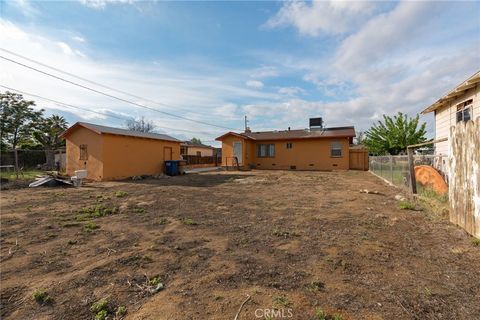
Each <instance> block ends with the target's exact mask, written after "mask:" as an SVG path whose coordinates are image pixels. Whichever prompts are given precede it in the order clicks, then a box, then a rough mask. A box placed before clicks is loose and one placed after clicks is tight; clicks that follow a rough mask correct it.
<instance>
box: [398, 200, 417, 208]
mask: <svg viewBox="0 0 480 320" xmlns="http://www.w3.org/2000/svg"><path fill="white" fill-rule="evenodd" d="M397 206H398V209H401V210H415V206H414V205H413V204H412V203H410V202H408V201H406V200H403V201H400V202H399V203H398V205H397Z"/></svg>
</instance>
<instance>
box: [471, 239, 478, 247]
mask: <svg viewBox="0 0 480 320" xmlns="http://www.w3.org/2000/svg"><path fill="white" fill-rule="evenodd" d="M472 244H473V245H474V246H475V247H478V246H480V239H479V238H473V239H472Z"/></svg>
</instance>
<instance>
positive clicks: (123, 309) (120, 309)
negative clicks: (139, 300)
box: [115, 306, 127, 317]
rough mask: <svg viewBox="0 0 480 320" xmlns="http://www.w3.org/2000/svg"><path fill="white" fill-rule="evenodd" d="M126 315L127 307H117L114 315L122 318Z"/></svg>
mask: <svg viewBox="0 0 480 320" xmlns="http://www.w3.org/2000/svg"><path fill="white" fill-rule="evenodd" d="M126 314H127V307H125V306H119V307H118V308H117V312H115V315H116V316H117V317H123V316H124V315H126Z"/></svg>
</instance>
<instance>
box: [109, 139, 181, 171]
mask: <svg viewBox="0 0 480 320" xmlns="http://www.w3.org/2000/svg"><path fill="white" fill-rule="evenodd" d="M103 136H104V137H103V174H104V177H103V180H118V179H123V178H128V177H132V176H138V175H150V174H152V175H153V174H159V173H161V172H163V167H164V163H163V162H164V160H165V159H164V147H170V148H172V160H180V142H170V141H162V140H154V139H143V138H134V137H127V136H118V135H111V134H105V135H103Z"/></svg>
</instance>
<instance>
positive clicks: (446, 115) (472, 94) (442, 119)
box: [435, 85, 480, 155]
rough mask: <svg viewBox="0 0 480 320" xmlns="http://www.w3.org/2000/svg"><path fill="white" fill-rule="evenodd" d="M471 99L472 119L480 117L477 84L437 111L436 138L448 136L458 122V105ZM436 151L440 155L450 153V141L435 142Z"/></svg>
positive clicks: (479, 99)
mask: <svg viewBox="0 0 480 320" xmlns="http://www.w3.org/2000/svg"><path fill="white" fill-rule="evenodd" d="M469 99H473V110H472V119H476V118H477V117H480V86H478V85H477V86H476V87H475V88H471V89H469V90H468V91H467V92H465V94H463V95H461V96H460V97H458V98H457V99H455V100H454V101H452V102H451V103H449V104H448V105H447V106H444V107H443V108H440V109H437V110H436V111H435V139H442V138H447V137H448V133H449V130H450V127H451V126H454V125H455V124H456V123H457V118H456V111H457V105H458V104H459V103H462V102H463V101H465V100H469ZM435 153H436V154H438V155H440V154H443V155H448V141H445V142H440V143H437V144H435Z"/></svg>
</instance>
